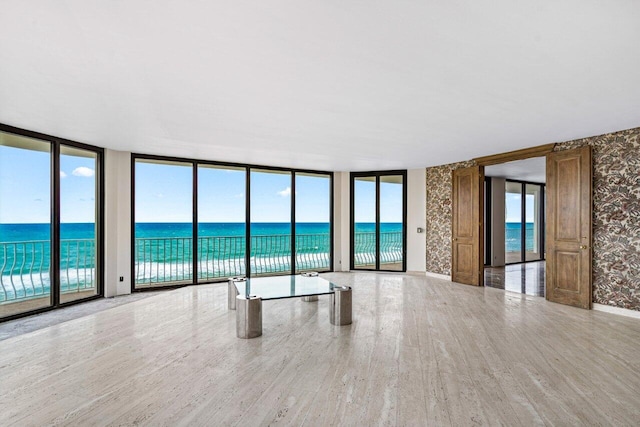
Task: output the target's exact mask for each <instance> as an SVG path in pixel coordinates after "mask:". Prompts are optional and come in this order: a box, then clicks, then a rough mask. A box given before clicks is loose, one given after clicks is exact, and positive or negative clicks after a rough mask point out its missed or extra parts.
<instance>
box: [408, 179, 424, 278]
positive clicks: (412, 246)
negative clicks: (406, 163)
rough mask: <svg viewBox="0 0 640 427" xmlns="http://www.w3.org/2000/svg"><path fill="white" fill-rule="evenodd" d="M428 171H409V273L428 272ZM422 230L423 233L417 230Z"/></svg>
mask: <svg viewBox="0 0 640 427" xmlns="http://www.w3.org/2000/svg"><path fill="white" fill-rule="evenodd" d="M426 173H427V170H426V169H409V170H408V171H407V272H421V273H424V272H425V271H426V270H427V240H426V236H427V235H426V233H425V231H424V230H425V228H426V226H427V210H426V204H427V184H426ZM418 228H421V229H422V230H423V231H422V233H418V231H417V229H418Z"/></svg>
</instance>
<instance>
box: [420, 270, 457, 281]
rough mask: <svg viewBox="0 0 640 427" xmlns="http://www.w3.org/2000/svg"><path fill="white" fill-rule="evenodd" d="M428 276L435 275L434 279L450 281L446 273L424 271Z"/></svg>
mask: <svg viewBox="0 0 640 427" xmlns="http://www.w3.org/2000/svg"><path fill="white" fill-rule="evenodd" d="M425 274H426V275H427V276H428V277H435V278H436V279H442V280H448V281H451V276H447V275H446V274H438V273H432V272H430V271H427V272H425Z"/></svg>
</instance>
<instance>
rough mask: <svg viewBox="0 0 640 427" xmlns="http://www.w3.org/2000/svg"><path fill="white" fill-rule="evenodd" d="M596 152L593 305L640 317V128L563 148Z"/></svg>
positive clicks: (578, 142) (593, 138) (562, 145)
mask: <svg viewBox="0 0 640 427" xmlns="http://www.w3.org/2000/svg"><path fill="white" fill-rule="evenodd" d="M583 145H590V146H591V147H592V152H593V302H596V303H598V304H606V305H613V306H616V307H622V308H628V309H631V310H638V311H640V128H636V129H631V130H626V131H622V132H616V133H610V134H606V135H601V136H594V137H591V138H584V139H579V140H576V141H569V142H562V143H559V144H557V145H556V147H555V151H560V150H568V149H571V148H577V147H581V146H583Z"/></svg>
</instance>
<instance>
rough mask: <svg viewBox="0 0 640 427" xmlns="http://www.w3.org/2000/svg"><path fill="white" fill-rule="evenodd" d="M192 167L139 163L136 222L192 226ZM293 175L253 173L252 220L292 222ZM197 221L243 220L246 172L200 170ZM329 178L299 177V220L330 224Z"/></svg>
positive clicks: (264, 172)
mask: <svg viewBox="0 0 640 427" xmlns="http://www.w3.org/2000/svg"><path fill="white" fill-rule="evenodd" d="M191 180H192V174H191V168H190V166H189V165H186V166H182V165H168V164H154V163H145V162H138V163H137V164H136V222H191V204H192V200H191ZM291 187H292V186H291V174H288V173H286V174H281V173H271V172H266V171H260V170H252V171H251V221H252V222H289V221H290V220H291ZM198 191H199V193H200V194H199V196H198V220H199V221H200V222H244V221H245V198H246V194H245V193H246V192H245V171H244V169H240V170H234V169H218V168H212V167H200V168H199V169H198ZM329 197H330V193H329V179H328V178H325V177H317V176H306V175H300V174H298V175H297V176H296V204H297V210H296V220H297V221H298V222H328V221H329Z"/></svg>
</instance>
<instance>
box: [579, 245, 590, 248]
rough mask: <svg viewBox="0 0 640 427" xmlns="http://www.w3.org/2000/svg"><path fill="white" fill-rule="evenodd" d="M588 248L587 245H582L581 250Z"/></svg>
mask: <svg viewBox="0 0 640 427" xmlns="http://www.w3.org/2000/svg"><path fill="white" fill-rule="evenodd" d="M588 248H589V246H587V245H580V249H588Z"/></svg>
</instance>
